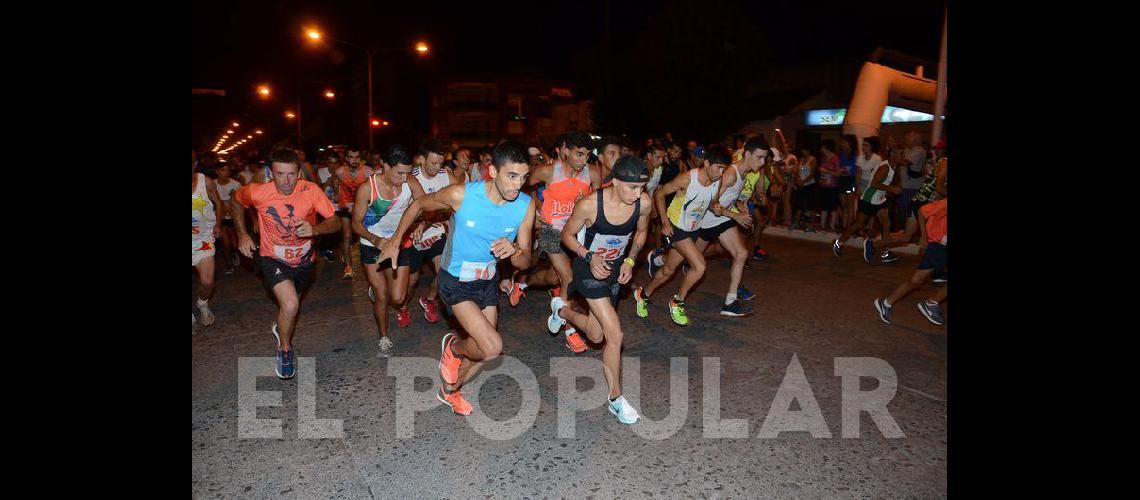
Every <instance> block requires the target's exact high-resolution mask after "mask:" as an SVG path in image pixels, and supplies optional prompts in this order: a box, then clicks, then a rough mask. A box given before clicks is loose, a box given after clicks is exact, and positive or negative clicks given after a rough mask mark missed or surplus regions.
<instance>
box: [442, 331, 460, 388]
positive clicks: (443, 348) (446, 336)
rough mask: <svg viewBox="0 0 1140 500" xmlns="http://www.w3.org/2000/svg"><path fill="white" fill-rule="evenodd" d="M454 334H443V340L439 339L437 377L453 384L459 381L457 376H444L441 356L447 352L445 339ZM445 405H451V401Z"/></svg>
mask: <svg viewBox="0 0 1140 500" xmlns="http://www.w3.org/2000/svg"><path fill="white" fill-rule="evenodd" d="M454 336H455V334H454V333H448V334H445V335H444V336H443V340H441V341H440V342H439V378H441V379H443V381H444V382H446V383H448V384H454V383H456V382H459V378H458V377H456V378H455V380H447V377H446V376H444V374H443V357H444V356H445V355H446V354H447V341H448V339H449V338H451V337H454ZM445 402H446V401H445ZM447 405H448V406H451V403H448V404H447Z"/></svg>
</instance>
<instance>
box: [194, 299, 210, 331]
mask: <svg viewBox="0 0 1140 500" xmlns="http://www.w3.org/2000/svg"><path fill="white" fill-rule="evenodd" d="M198 312H199V313H201V315H202V326H210V325H212V324H214V319H215V318H214V313H213V312H211V311H210V305H209V304H206V305H204V306H201V307H199V308H198ZM191 314H193V313H191Z"/></svg>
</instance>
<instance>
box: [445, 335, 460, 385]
mask: <svg viewBox="0 0 1140 500" xmlns="http://www.w3.org/2000/svg"><path fill="white" fill-rule="evenodd" d="M457 338H459V337H457V336H456V335H455V333H454V332H447V334H446V335H444V336H443V341H442V342H440V344H439V353H440V354H439V376H440V378H442V379H443V381H444V382H447V383H448V384H454V383H456V382H459V365H461V364H462V363H463V361H462V360H460V359H459V357H458V356H456V355H455V354H454V353H452V352H451V344H452V342H454V341H455V340H456V339H457Z"/></svg>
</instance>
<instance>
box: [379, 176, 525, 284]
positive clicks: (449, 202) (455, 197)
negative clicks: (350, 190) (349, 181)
mask: <svg viewBox="0 0 1140 500" xmlns="http://www.w3.org/2000/svg"><path fill="white" fill-rule="evenodd" d="M466 188H467V186H465V185H463V184H453V185H450V186H447V187H445V188H443V189H440V190H439V191H436V192H434V193H431V194H427V195H424V196H421V197H419V198H417V199H416V201H413V202H412V204H411V205H410V206H409V207H408V209H407V210H405V211H404V215H403V216H402V217H400V225H399V226H397V227H396V232H395V234H393V235H392V237H391V238H389V239H388V241H387V242H385V243H384V247H383V249H382V251H381V254H380V261H381V262H383V261H384V259H387V258H391V259H392V268H393V269H395V268H396V257H398V256H399V253H400V241H401V240H402V239H403V238H404V233H407V232H408V229H409V228H411V227H412V224H414V223H415V222H416V221H417V220H419V218H420V215H422V214H423V213H424V211H433V210H446V209H451V210H455V211H458V210H459V207H460V205H462V204H463V194H464V191H465V189H466ZM366 201H367V200H366ZM357 205H360V204H359V203H357ZM531 212H534V210H533V209H532V210H531ZM531 215H533V213H532V214H531ZM521 236H522V235H520V238H521Z"/></svg>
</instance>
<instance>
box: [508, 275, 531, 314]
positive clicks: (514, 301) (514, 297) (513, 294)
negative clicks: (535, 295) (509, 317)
mask: <svg viewBox="0 0 1140 500" xmlns="http://www.w3.org/2000/svg"><path fill="white" fill-rule="evenodd" d="M519 285H520V283H516V282H515V279H514V278H511V282H510V290H509V291H508V292H507V297H508V298H509V299H510V301H511V307H518V306H519V302H521V301H522V298H523V297H526V292H524V291H523V289H522V287H520V286H519Z"/></svg>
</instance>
